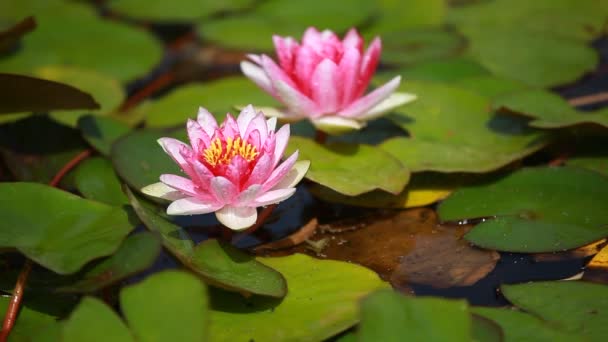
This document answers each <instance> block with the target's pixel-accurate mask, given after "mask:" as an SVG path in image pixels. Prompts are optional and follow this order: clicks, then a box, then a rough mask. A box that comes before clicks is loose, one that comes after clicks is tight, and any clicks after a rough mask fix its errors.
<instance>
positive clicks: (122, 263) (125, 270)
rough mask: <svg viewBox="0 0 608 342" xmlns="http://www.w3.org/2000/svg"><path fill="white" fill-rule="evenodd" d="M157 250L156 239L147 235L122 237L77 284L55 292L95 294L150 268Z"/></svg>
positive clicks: (158, 251) (157, 253) (158, 246)
mask: <svg viewBox="0 0 608 342" xmlns="http://www.w3.org/2000/svg"><path fill="white" fill-rule="evenodd" d="M160 251H161V245H160V241H159V239H158V238H157V237H156V236H155V235H154V234H151V233H147V232H143V233H138V234H135V235H132V236H129V237H128V238H126V239H125V240H124V241H123V243H122V244H121V245H120V248H118V250H117V251H116V253H114V254H113V255H112V256H110V257H109V258H107V259H105V260H103V261H102V262H100V263H98V264H96V265H95V266H93V267H92V268H89V269H87V270H86V271H85V272H84V273H83V274H82V275H81V277H82V279H80V280H79V281H77V282H75V283H73V284H70V285H68V286H64V287H62V288H60V289H59V291H62V292H95V291H98V290H100V289H102V288H104V287H107V286H109V285H111V284H114V283H116V282H117V281H119V280H122V279H124V278H127V277H129V276H131V275H133V274H136V273H138V272H140V271H143V270H145V269H146V268H148V267H150V265H152V263H153V262H154V260H156V258H157V257H158V255H159V253H160Z"/></svg>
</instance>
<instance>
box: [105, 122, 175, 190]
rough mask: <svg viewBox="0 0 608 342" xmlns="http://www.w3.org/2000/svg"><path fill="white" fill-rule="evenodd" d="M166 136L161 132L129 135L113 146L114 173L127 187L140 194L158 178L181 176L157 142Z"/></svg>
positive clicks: (143, 132) (142, 132)
mask: <svg viewBox="0 0 608 342" xmlns="http://www.w3.org/2000/svg"><path fill="white" fill-rule="evenodd" d="M164 136H168V134H166V133H163V132H161V131H137V132H132V133H130V134H128V135H126V136H124V137H122V138H120V139H118V141H116V142H115V143H114V145H112V151H111V157H112V163H113V164H114V168H115V169H116V172H117V173H118V175H119V176H120V178H122V179H123V180H124V181H125V182H126V183H127V184H129V186H131V187H132V188H134V189H136V190H137V191H139V190H140V189H141V188H143V187H144V186H146V185H150V184H153V183H157V182H158V181H159V177H160V175H161V174H165V173H170V174H180V173H181V170H180V168H179V166H178V165H177V164H176V163H175V162H174V161H173V160H171V157H169V156H168V155H167V154H166V153H165V152H163V150H162V148H161V147H160V146H159V145H158V143H157V142H156V141H157V140H158V139H159V138H161V137H164Z"/></svg>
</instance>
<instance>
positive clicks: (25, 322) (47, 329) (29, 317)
mask: <svg viewBox="0 0 608 342" xmlns="http://www.w3.org/2000/svg"><path fill="white" fill-rule="evenodd" d="M10 301H11V297H5V296H2V297H0V312H6V310H7V308H8V305H9V303H10ZM41 336H44V341H48V342H54V341H60V336H61V325H60V324H59V323H58V322H57V318H55V317H54V316H51V315H49V314H46V313H44V312H41V311H38V310H35V309H33V308H32V307H30V306H29V305H23V304H22V305H21V308H20V310H19V316H18V319H17V321H16V322H15V325H14V326H13V329H12V330H11V334H10V339H9V341H15V342H20V341H24V342H25V341H34V340H35V341H43V340H42V339H41V338H40V337H41Z"/></svg>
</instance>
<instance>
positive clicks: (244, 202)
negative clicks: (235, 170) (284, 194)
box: [236, 184, 262, 207]
mask: <svg viewBox="0 0 608 342" xmlns="http://www.w3.org/2000/svg"><path fill="white" fill-rule="evenodd" d="M261 190H262V185H260V184H254V185H252V186H250V187H248V188H247V189H245V190H243V191H242V192H241V193H240V194H239V196H238V198H237V200H236V204H237V205H238V206H241V207H243V206H249V205H250V204H251V202H252V201H253V200H255V198H256V197H257V196H258V194H259V193H260V191H261Z"/></svg>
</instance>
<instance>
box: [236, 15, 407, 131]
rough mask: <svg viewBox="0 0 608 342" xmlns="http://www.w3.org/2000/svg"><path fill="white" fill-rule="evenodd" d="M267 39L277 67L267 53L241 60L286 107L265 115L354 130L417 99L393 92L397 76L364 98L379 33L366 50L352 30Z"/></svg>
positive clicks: (375, 59)
mask: <svg viewBox="0 0 608 342" xmlns="http://www.w3.org/2000/svg"><path fill="white" fill-rule="evenodd" d="M272 38H273V40H274V45H275V47H276V53H277V57H278V61H279V64H278V65H277V64H276V63H275V62H274V61H273V60H272V59H271V58H270V57H268V56H267V55H249V56H248V57H249V59H250V60H251V62H250V61H243V62H241V70H242V71H243V73H244V74H245V75H246V76H247V77H249V78H250V79H251V80H252V81H253V82H255V83H256V84H257V85H258V86H259V87H260V88H262V89H263V90H265V91H266V92H268V93H269V94H271V95H272V96H274V97H275V98H276V99H277V100H278V101H279V102H281V103H283V104H284V105H285V106H286V107H287V108H286V110H285V111H276V110H274V111H273V110H265V113H266V115H272V116H277V117H279V118H282V119H285V120H288V121H297V120H300V119H304V118H308V119H310V120H311V121H312V123H313V124H314V125H315V126H316V127H317V128H319V129H321V130H323V131H326V132H328V133H340V132H342V131H348V130H351V129H359V128H361V127H363V126H364V125H365V122H366V121H368V120H371V119H373V118H376V117H378V116H380V115H382V114H384V113H386V112H388V111H390V110H392V109H393V108H395V107H397V106H400V105H403V104H405V103H407V102H410V101H412V100H414V99H415V98H416V96H415V95H412V94H405V93H395V90H396V89H397V87H398V86H399V83H400V82H401V77H400V76H397V77H395V78H393V79H392V80H390V81H389V82H388V83H386V84H384V85H383V86H381V87H379V88H377V89H376V90H374V91H372V92H371V93H369V94H367V95H365V96H364V93H365V91H366V90H367V87H368V85H369V82H370V80H371V78H372V76H373V75H374V72H375V71H376V67H377V66H378V61H379V59H380V52H381V50H382V47H381V42H380V38H378V37H376V38H375V39H374V40H373V41H372V43H371V44H370V45H369V47H368V48H367V50H365V51H364V49H363V38H361V36H360V35H359V33H357V31H356V30H355V29H351V30H350V31H349V32H348V33H347V34H346V36H345V37H344V39H343V40H340V39H339V38H338V37H337V36H336V35H335V34H334V33H333V32H332V31H329V30H325V31H323V32H319V31H318V30H317V29H315V28H314V27H310V28H308V29H307V30H306V32H305V33H304V37H303V38H302V43H301V44H298V42H297V41H296V40H294V39H293V38H291V37H280V36H276V35H275V36H273V37H272ZM252 62H253V63H252Z"/></svg>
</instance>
